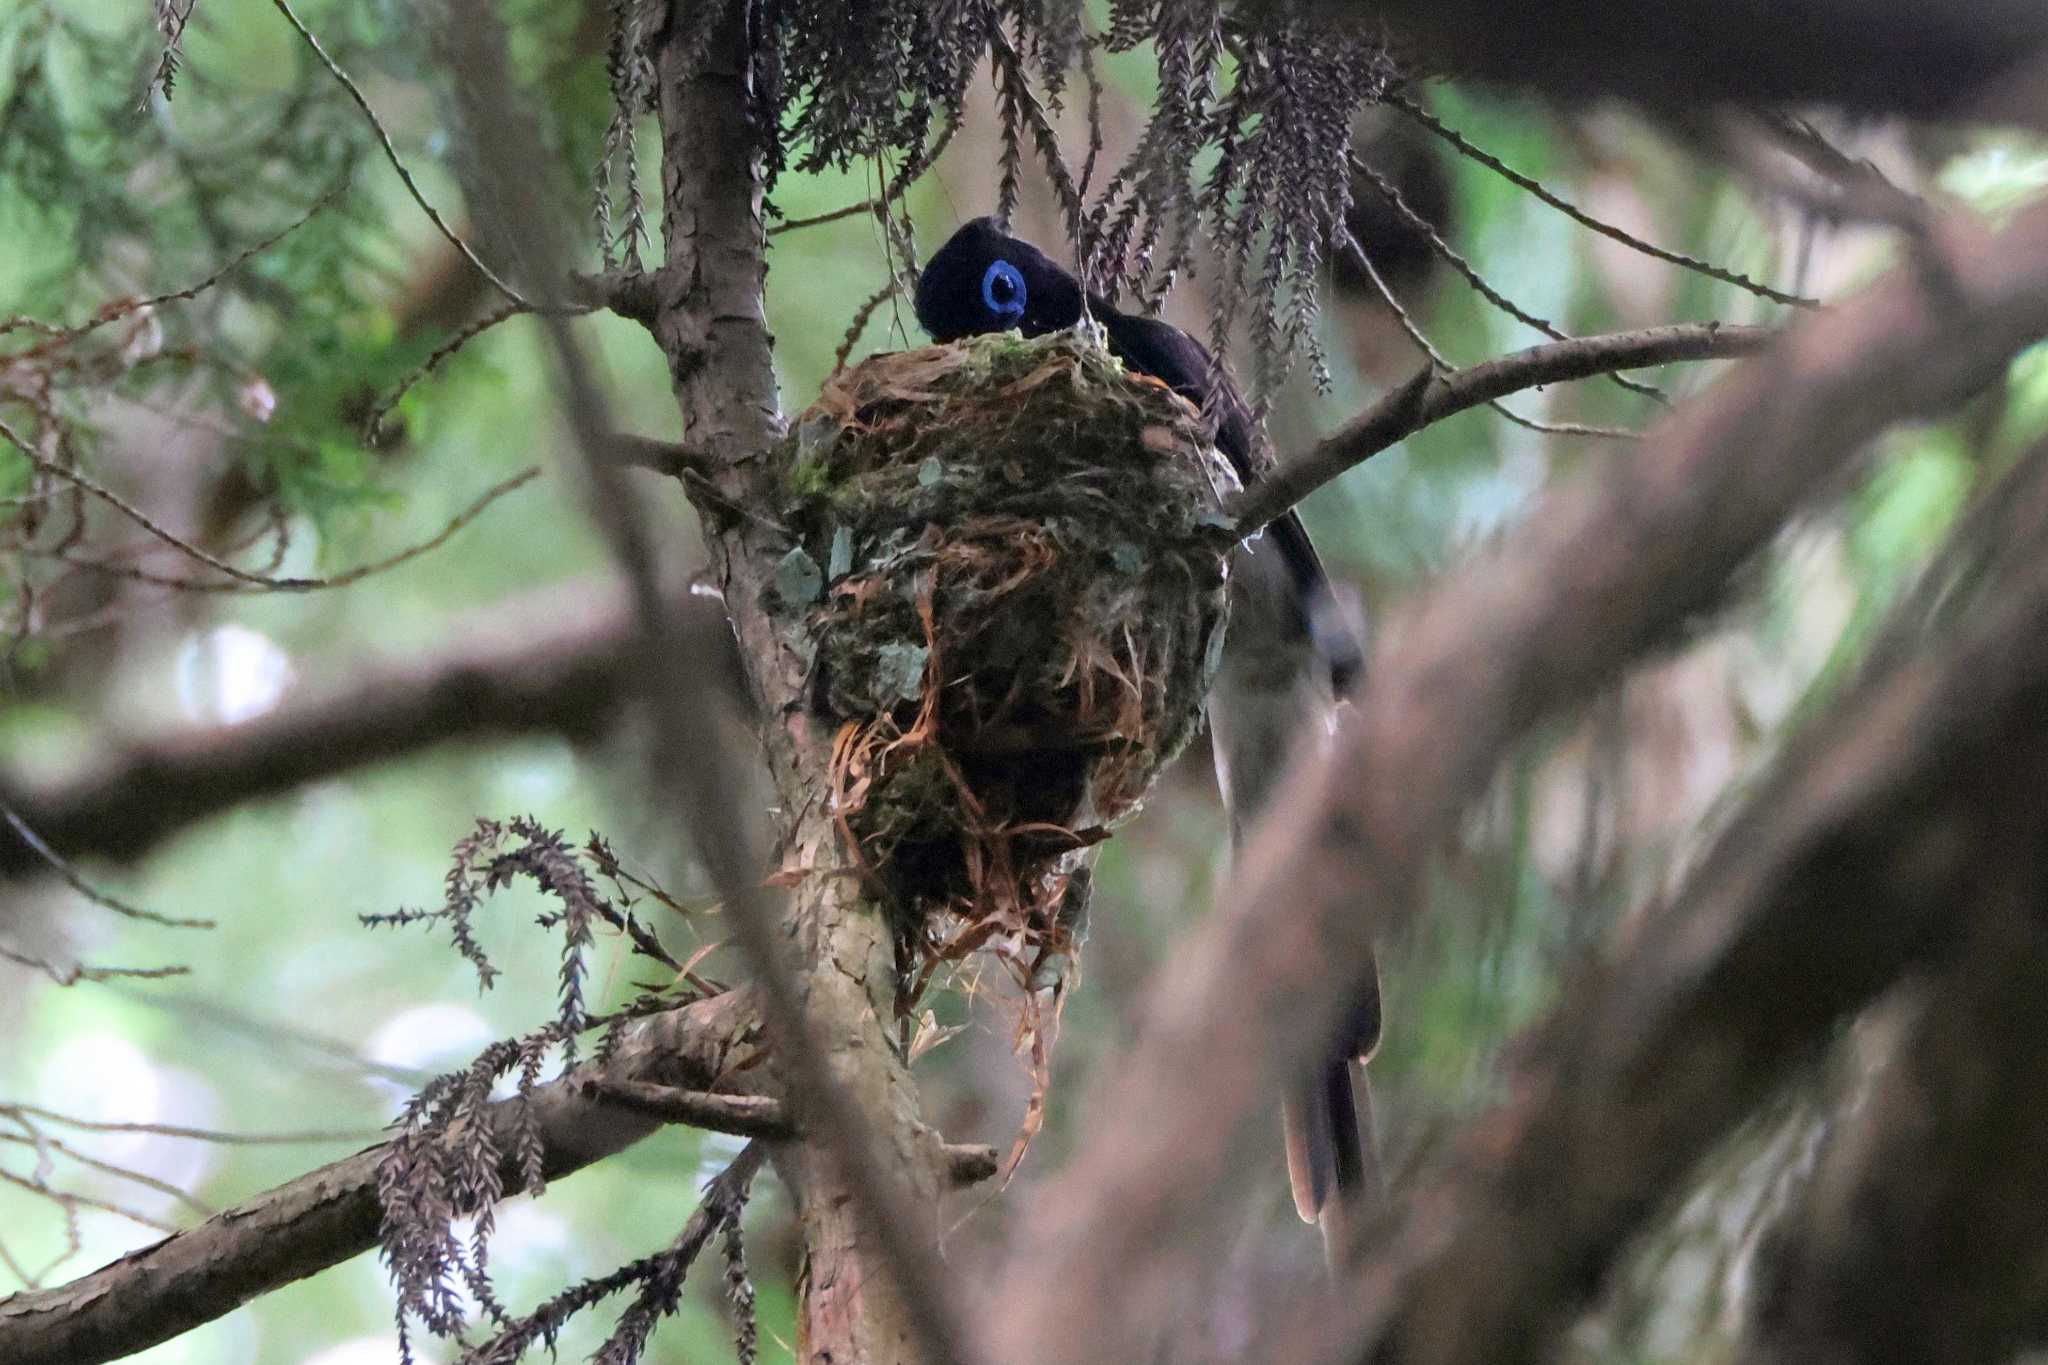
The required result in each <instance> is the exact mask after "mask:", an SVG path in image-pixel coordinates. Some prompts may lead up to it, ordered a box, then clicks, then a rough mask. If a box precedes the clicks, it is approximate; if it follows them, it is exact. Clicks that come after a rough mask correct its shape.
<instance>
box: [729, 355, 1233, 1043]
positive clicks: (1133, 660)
mask: <svg viewBox="0 0 2048 1365" xmlns="http://www.w3.org/2000/svg"><path fill="white" fill-rule="evenodd" d="M778 455H779V458H780V459H781V461H782V464H781V467H780V469H779V471H778V473H779V476H780V478H781V480H782V487H783V489H784V490H785V492H786V498H785V501H784V505H783V506H782V507H781V508H780V509H779V512H778V519H780V520H781V521H782V523H783V524H784V525H785V526H787V527H788V528H789V529H790V530H791V532H792V533H793V535H794V536H795V538H796V541H797V543H796V545H795V546H794V547H793V548H792V549H791V550H790V551H789V553H788V555H787V556H786V557H785V558H784V560H783V562H782V564H781V566H780V571H779V572H778V574H777V577H776V582H775V586H774V588H773V590H772V592H771V597H772V598H773V600H772V601H771V602H770V604H769V605H770V608H771V610H773V611H775V612H776V613H778V614H779V615H781V616H782V617H784V618H785V619H787V620H788V621H789V623H790V625H791V626H792V629H791V630H790V631H789V632H788V633H787V635H786V636H785V638H791V639H796V640H799V641H801V645H800V647H801V648H803V649H805V650H807V651H808V652H809V657H810V660H811V663H812V674H811V676H812V691H811V706H812V709H813V711H814V713H816V714H817V715H818V716H820V717H821V718H823V719H824V720H826V721H827V722H828V723H830V724H831V725H832V726H833V732H834V735H835V739H834V750H833V774H832V776H833V791H832V793H831V796H832V800H833V802H834V813H835V816H836V818H837V819H838V820H839V821H840V823H841V829H842V832H843V835H844V838H845V841H846V844H847V847H848V848H849V849H850V850H851V852H852V854H853V856H854V857H855V859H856V861H857V862H858V864H859V867H860V870H861V871H862V873H863V874H864V875H866V876H868V877H869V878H870V879H871V881H872V882H873V883H874V884H875V885H877V887H878V888H879V889H881V890H883V891H884V892H885V893H886V894H887V896H888V898H889V899H890V901H891V903H892V904H894V905H895V906H896V907H898V908H899V909H900V911H901V912H902V929H903V941H904V944H905V946H906V948H909V949H910V950H911V953H910V959H911V960H909V961H906V962H905V963H904V966H905V968H906V969H907V970H906V973H905V978H906V979H905V985H906V999H905V1002H904V1003H905V1004H906V1005H907V1004H908V1003H909V1002H910V1001H911V1000H914V999H915V997H916V995H917V994H918V993H919V991H921V989H922V986H923V983H924V982H925V981H926V980H927V979H929V976H930V974H931V971H932V969H933V968H934V967H935V966H936V965H937V964H938V963H940V962H943V961H947V960H952V959H957V958H959V957H961V956H963V955H965V954H966V953H968V952H970V951H973V950H974V949H976V948H979V947H983V946H995V947H1000V948H1003V949H1005V950H1006V951H1004V953H1003V956H1004V957H1005V958H1006V960H1008V961H1010V962H1011V963H1012V964H1013V965H1014V966H1016V967H1017V968H1018V969H1019V971H1020V974H1021V975H1023V976H1024V977H1025V979H1027V980H1028V979H1032V978H1033V977H1034V976H1035V975H1036V974H1037V973H1038V972H1039V971H1040V970H1041V969H1043V968H1044V966H1045V965H1046V963H1047V961H1048V960H1049V959H1050V958H1051V957H1053V956H1054V955H1056V954H1062V955H1063V954H1064V953H1065V952H1066V951H1067V950H1068V949H1070V948H1071V946H1072V943H1071V939H1072V937H1073V935H1074V932H1075V926H1074V925H1072V924H1071V923H1069V918H1070V917H1069V916H1068V915H1066V914H1063V913H1062V911H1063V902H1064V901H1065V900H1066V897H1067V890H1068V885H1069V881H1068V874H1069V873H1070V871H1071V869H1072V868H1073V867H1074V866H1075V864H1076V860H1075V858H1074V857H1073V855H1074V854H1075V853H1076V852H1077V850H1079V849H1082V848H1085V847H1086V846H1088V845H1089V844H1092V843H1094V842H1097V841H1099V840H1100V839H1102V838H1104V837H1106V832H1107V829H1108V828H1109V827H1110V826H1111V825H1113V824H1114V823H1115V822H1116V821H1118V820H1119V819H1121V818H1123V817H1125V816H1127V815H1129V814H1130V813H1131V812H1132V811H1133V810H1134V809H1135V808H1136V806H1137V804H1138V802H1139V800H1140V799H1141V798H1142V797H1143V795H1144V793H1145V791H1146V789H1147V788H1148V787H1149V786H1150V784H1151V782H1152V780H1153V779H1154V778H1155V777H1156V776H1157V774H1158V773H1159V771H1160V769H1161V768H1162V767H1163V766H1164V765H1165V764H1166V763H1167V762H1168V761H1169V760H1170V759H1172V758H1173V756H1174V755H1175V754H1177V753H1178V752H1179V751H1180V749H1181V748H1182V746H1183V745H1185V744H1186V743H1187V741H1188V739H1189V737H1190V736H1191V735H1192V734H1193V733H1194V731H1195V728H1196V726H1197V724H1198V722H1199V718H1200V710H1201V704H1202V698H1203V695H1204V693H1205V692H1206V691H1207V688H1208V682H1209V678H1210V675H1211V673H1212V672H1213V670H1214V667H1215V661H1216V657H1217V654H1218V651H1219V650H1220V647H1221V641H1222V634H1223V618H1224V611H1225V603H1226V594H1225V584H1224V575H1225V565H1226V562H1227V556H1228V554H1229V550H1230V546H1231V544H1232V537H1231V535H1230V532H1229V530H1228V524H1227V522H1226V520H1225V519H1224V518H1223V517H1222V516H1221V515H1220V512H1219V508H1218V503H1219V497H1220V495H1221V494H1223V493H1225V492H1228V491H1229V490H1230V489H1231V488H1232V487H1234V486H1235V480H1234V477H1233V475H1232V473H1231V471H1230V467H1229V465H1228V464H1227V463H1225V462H1224V461H1223V459H1222V458H1221V457H1220V456H1218V455H1217V454H1216V452H1215V451H1214V450H1213V449H1212V448H1211V447H1210V445H1209V442H1208V440H1207V438H1206V436H1205V433H1204V429H1203V425H1202V423H1201V421H1200V417H1199V414H1198V413H1196V411H1195V410H1194V408H1193V406H1192V405H1190V404H1189V403H1187V402H1186V401H1185V400H1183V399H1181V398H1179V397H1178V396H1176V395H1175V394H1173V393H1172V392H1171V391H1169V390H1168V389H1167V388H1166V387H1165V386H1164V385H1162V384H1160V383H1158V382H1157V381H1155V380H1152V379H1149V378H1146V377H1143V376H1137V375H1130V374H1126V373H1125V372H1124V370H1123V369H1122V367H1121V366H1119V365H1118V363H1117V362H1116V360H1115V359H1113V358H1112V357H1111V356H1109V355H1108V354H1107V352H1105V351H1103V350H1102V349H1100V347H1099V346H1097V345H1095V344H1093V343H1091V342H1090V341H1089V340H1087V339H1085V338H1082V337H1080V336H1077V335H1073V334H1063V335H1060V336H1054V337H1046V338H1041V339H1038V340H1032V341H1025V340H1020V339H1019V338H1017V337H1016V336H1014V335H1009V336H992V337H977V338H973V339H971V340H968V341H965V342H961V343H958V344H955V345H949V346H934V347H927V348H925V349H922V350H916V351H905V352H900V353H896V354H891V355H881V356H876V357H874V358H873V359H871V360H868V361H867V362H865V363H864V364H862V365H860V366H858V367H857V368H855V369H853V370H850V371H847V372H844V373H842V374H841V375H839V376H837V377H835V378H834V379H833V380H832V381H831V382H829V383H828V384H827V385H826V387H825V390H824V392H823V393H822V394H820V396H819V398H818V401H817V402H816V403H815V404H814V405H813V406H812V407H811V408H810V410H809V411H807V412H806V413H805V414H804V415H803V416H802V418H801V419H799V422H798V425H797V427H796V430H795V431H794V432H793V433H792V434H791V436H790V437H789V438H788V440H787V441H786V442H785V443H784V445H783V446H782V447H781V448H780V450H779V452H778Z"/></svg>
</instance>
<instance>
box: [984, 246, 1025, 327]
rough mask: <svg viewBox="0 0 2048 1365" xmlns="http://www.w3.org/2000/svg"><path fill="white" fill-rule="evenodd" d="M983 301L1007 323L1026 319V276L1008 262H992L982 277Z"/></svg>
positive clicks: (990, 310) (991, 311)
mask: <svg viewBox="0 0 2048 1365" xmlns="http://www.w3.org/2000/svg"><path fill="white" fill-rule="evenodd" d="M981 301H982V302H983V303H985V304H987V305H988V311H989V312H990V313H992V314H994V315H995V316H996V317H998V318H1000V319H1002V320H1003V321H1005V322H1010V323H1015V322H1021V321H1022V320H1023V318H1024V276H1023V274H1022V272H1020V271H1019V270H1018V269H1017V267H1016V266H1014V265H1011V264H1010V263H1009V262H1008V261H994V262H991V263H990V265H989V268H988V269H987V270H985V271H983V272H982V276H981Z"/></svg>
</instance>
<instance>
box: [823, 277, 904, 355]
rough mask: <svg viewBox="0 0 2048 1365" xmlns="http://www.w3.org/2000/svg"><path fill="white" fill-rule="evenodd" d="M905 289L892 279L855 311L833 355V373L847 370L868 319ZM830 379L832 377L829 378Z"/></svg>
mask: <svg viewBox="0 0 2048 1365" xmlns="http://www.w3.org/2000/svg"><path fill="white" fill-rule="evenodd" d="M902 289H903V282H902V281H901V280H897V279H892V280H890V281H889V282H888V283H887V284H885V285H883V286H882V287H881V288H880V289H877V290H876V291H875V292H874V293H873V294H871V295H869V296H868V299H867V301H866V302H864V303H862V304H861V306H860V307H858V308H856V309H854V311H853V321H852V322H850V323H848V324H847V326H846V336H845V338H844V339H842V340H841V341H840V343H839V349H838V350H836V351H834V352H833V353H832V373H833V374H838V373H839V372H840V371H841V370H843V369H845V368H846V362H847V361H848V360H849V359H850V358H851V357H852V355H853V348H854V347H855V346H857V345H859V344H860V338H861V333H863V332H865V331H867V329H868V319H870V318H872V317H873V316H874V315H875V310H876V309H877V308H880V307H881V306H882V305H883V304H885V303H887V302H888V301H889V300H890V299H893V298H895V297H896V295H897V294H899V293H901V292H902ZM827 377H828V378H829V377H830V376H827Z"/></svg>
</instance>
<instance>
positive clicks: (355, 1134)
mask: <svg viewBox="0 0 2048 1365" xmlns="http://www.w3.org/2000/svg"><path fill="white" fill-rule="evenodd" d="M0 1114H4V1115H8V1116H10V1117H11V1116H13V1115H17V1114H22V1115H27V1116H28V1117H30V1118H36V1119H41V1120H42V1121H43V1122H45V1123H54V1124H57V1125H58V1126H60V1127H66V1128H82V1129H84V1130H85V1131H87V1132H89V1133H148V1134H150V1135H152V1136H155V1137H169V1138H184V1139H186V1140H188V1141H191V1142H213V1143H219V1144H221V1145H223V1146H287V1145H291V1146H304V1145H306V1144H309V1143H321V1142H367V1141H372V1140H374V1139H375V1138H376V1137H377V1132H376V1130H375V1129H356V1128H337V1129H329V1130H324V1131H320V1130H308V1131H305V1132H296V1133H294V1132H281V1133H228V1132H222V1131H220V1130H219V1129H214V1128H186V1127H181V1126H180V1125H177V1124H172V1123H110V1122H105V1121H102V1120H98V1119H82V1118H78V1117H75V1116H74V1115H71V1114H61V1113H58V1112H57V1111H56V1110H54V1109H44V1108H41V1107H39V1106H37V1105H33V1104H16V1103H14V1102H13V1101H10V1100H0Z"/></svg>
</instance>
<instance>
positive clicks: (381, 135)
mask: <svg viewBox="0 0 2048 1365" xmlns="http://www.w3.org/2000/svg"><path fill="white" fill-rule="evenodd" d="M270 3H271V4H272V5H274V6H276V7H277V12H278V13H280V14H282V15H283V16H284V17H285V22H286V23H288V24H290V25H291V26H292V27H293V28H294V29H296V30H298V34H299V37H301V38H303V39H304V40H305V42H306V46H308V47H310V48H312V49H313V55H314V56H316V57H318V58H319V59H320V64H321V65H322V66H325V67H326V68H327V74H328V75H330V76H332V77H334V79H335V80H337V81H339V82H340V83H341V87H342V89H344V90H346V91H348V96H349V98H350V99H352V100H354V101H355V104H356V108H358V109H360V110H362V111H363V117H364V118H366V119H368V120H369V121H370V128H371V130H372V131H373V132H375V133H376V135H377V142H378V144H379V145H380V146H382V147H383V148H384V158H385V160H387V161H389V162H390V163H391V169H393V170H395V171H397V172H398V178H399V179H400V180H402V181H404V182H405V188H406V192H407V193H409V194H410V195H412V201H413V202H414V203H415V204H418V205H419V206H420V211H421V212H423V213H425V214H426V215H427V218H428V219H429V220H430V221H431V222H432V223H433V225H434V227H435V228H436V229H437V230H438V231H439V232H440V234H441V235H442V236H443V237H445V238H447V240H448V244H449V245H450V246H452V247H454V248H455V249H456V250H457V251H459V252H461V253H462V258H463V259H464V260H466V261H468V262H469V263H470V264H471V265H472V266H475V267H476V270H477V273H478V274H480V275H482V276H483V277H484V278H485V279H487V280H489V281H490V282H491V284H492V285H493V286H495V287H496V288H497V290H498V292H499V293H501V294H503V295H504V296H505V297H506V298H508V299H510V300H512V302H514V303H516V304H519V305H521V306H522V307H527V308H530V307H532V306H533V305H532V304H531V303H530V302H529V301H528V300H527V298H526V296H525V295H523V294H521V293H520V292H519V291H518V290H517V289H514V288H513V287H512V286H511V285H509V284H507V283H505V281H504V280H502V279H500V278H498V275H497V272H496V271H494V270H492V269H491V268H490V267H489V266H487V265H485V264H484V263H483V260H482V259H481V258H480V257H479V256H478V255H477V254H476V253H475V252H474V251H472V250H470V248H469V243H467V242H465V241H463V240H462V238H461V236H460V235H459V234H458V233H457V232H456V231H455V229H454V228H452V227H450V226H448V222H447V220H446V219H444V218H442V217H441V214H440V212H439V210H437V209H435V207H434V206H433V204H432V203H430V202H429V201H428V199H427V196H426V193H425V192H424V191H422V190H421V189H420V187H419V182H418V181H416V180H414V179H413V178H412V171H411V170H410V169H408V168H407V166H406V164H405V161H404V159H403V158H402V157H400V156H399V155H398V148H397V147H395V146H393V145H392V142H391V134H390V133H388V132H386V131H385V129H384V124H383V121H382V120H380V119H379V118H378V117H377V111H376V110H374V109H372V108H371V107H370V102H369V100H367V99H365V98H364V97H363V92H362V91H361V90H360V89H358V88H357V86H356V83H355V82H354V81H353V80H351V79H350V78H349V74H348V72H346V71H344V70H342V69H341V66H340V64H339V63H337V62H336V61H335V60H334V58H332V57H330V56H328V55H327V49H326V48H324V47H322V46H321V45H320V40H319V39H318V38H317V37H315V36H314V34H313V30H311V29H309V28H307V27H306V25H305V23H304V22H303V21H301V20H300V18H299V16H298V15H297V14H295V13H293V12H292V7H291V4H290V0H270Z"/></svg>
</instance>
